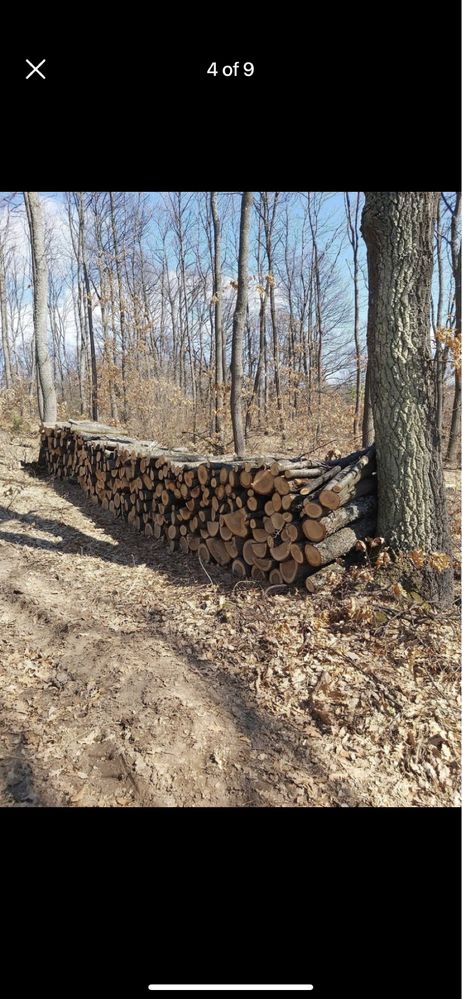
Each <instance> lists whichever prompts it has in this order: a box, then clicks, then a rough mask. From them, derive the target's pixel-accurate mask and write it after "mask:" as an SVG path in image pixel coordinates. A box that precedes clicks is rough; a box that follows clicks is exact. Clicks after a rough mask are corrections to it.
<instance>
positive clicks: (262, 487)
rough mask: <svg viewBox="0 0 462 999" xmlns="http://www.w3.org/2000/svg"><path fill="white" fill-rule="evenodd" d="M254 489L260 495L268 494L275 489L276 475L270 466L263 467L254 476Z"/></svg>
mask: <svg viewBox="0 0 462 999" xmlns="http://www.w3.org/2000/svg"><path fill="white" fill-rule="evenodd" d="M252 489H253V490H254V492H256V493H257V494H258V496H268V495H269V494H270V493H272V492H273V490H274V476H273V475H271V472H270V470H269V468H263V469H261V470H260V471H259V472H257V474H256V475H255V476H254V479H253V482H252Z"/></svg>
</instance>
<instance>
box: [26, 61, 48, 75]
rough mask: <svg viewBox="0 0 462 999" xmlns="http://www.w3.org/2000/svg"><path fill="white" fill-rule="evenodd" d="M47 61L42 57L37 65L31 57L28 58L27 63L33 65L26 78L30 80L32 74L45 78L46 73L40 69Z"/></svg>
mask: <svg viewBox="0 0 462 999" xmlns="http://www.w3.org/2000/svg"><path fill="white" fill-rule="evenodd" d="M45 62H46V59H42V61H41V62H39V63H37V65H36V66H35V65H34V63H33V62H31V61H30V59H26V63H27V65H28V66H30V67H31V69H30V72H28V73H27V75H26V80H29V79H30V77H31V76H41V78H42V80H45V79H46V76H45V74H44V73H42V71H41V69H40V67H41V66H43V64H44V63H45Z"/></svg>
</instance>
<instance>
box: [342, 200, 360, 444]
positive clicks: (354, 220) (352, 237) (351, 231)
mask: <svg viewBox="0 0 462 999" xmlns="http://www.w3.org/2000/svg"><path fill="white" fill-rule="evenodd" d="M345 204H346V212H347V229H348V238H349V241H350V244H351V249H352V251H353V287H354V338H355V364H356V385H355V412H354V418H353V437H354V439H355V441H356V438H357V436H358V433H359V406H360V396H361V353H360V343H359V261H358V246H359V233H358V214H359V191H358V193H357V195H356V205H355V209H354V214H353V213H352V210H351V202H350V195H349V193H348V191H346V193H345Z"/></svg>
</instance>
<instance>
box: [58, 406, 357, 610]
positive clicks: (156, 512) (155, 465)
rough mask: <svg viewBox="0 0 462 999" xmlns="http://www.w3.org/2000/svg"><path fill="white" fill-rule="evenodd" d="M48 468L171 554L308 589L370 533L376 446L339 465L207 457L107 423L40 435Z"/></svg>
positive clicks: (302, 458) (61, 426)
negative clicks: (160, 541)
mask: <svg viewBox="0 0 462 999" xmlns="http://www.w3.org/2000/svg"><path fill="white" fill-rule="evenodd" d="M41 455H42V459H43V460H44V461H45V463H46V467H47V469H48V472H49V473H50V474H52V475H53V476H56V477H57V478H61V479H74V480H77V481H78V482H79V484H80V486H81V487H82V489H83V490H84V492H85V493H86V494H87V495H88V496H89V497H90V499H91V500H92V502H93V503H95V504H100V505H101V506H102V508H103V509H104V510H109V511H110V512H111V513H113V514H114V516H116V517H122V518H124V519H125V520H126V521H127V522H128V523H129V524H131V525H132V527H133V528H135V529H136V530H138V531H141V532H143V533H144V534H145V535H146V537H154V538H156V539H158V538H163V539H164V540H165V541H166V543H167V544H168V546H169V549H170V550H171V551H175V549H177V548H179V549H180V550H181V551H182V552H185V553H186V552H193V553H195V554H196V555H197V556H198V557H199V558H200V559H201V561H202V562H216V563H218V564H219V565H221V566H228V567H229V568H230V569H231V570H232V572H233V573H234V574H235V575H236V576H238V577H239V578H246V577H247V576H250V577H251V578H252V579H255V580H261V581H264V580H268V581H269V582H270V583H271V584H291V583H302V584H304V585H305V586H306V589H307V590H308V591H310V592H314V591H315V590H316V589H318V588H319V586H320V585H321V579H322V575H320V577H319V585H318V584H314V583H313V580H312V579H311V578H310V577H312V575H313V573H315V572H317V570H319V569H321V570H322V569H323V567H324V566H328V565H329V564H331V563H332V562H335V560H337V559H339V558H342V557H343V556H345V555H346V554H347V553H348V552H349V551H350V550H351V549H352V548H353V547H354V545H355V544H356V542H357V541H358V540H360V539H362V538H364V537H366V536H368V535H372V534H373V533H374V530H375V523H376V503H377V499H376V491H377V490H376V468H375V447H374V446H373V445H372V446H371V447H369V448H367V449H365V450H363V451H357V452H355V453H354V454H350V455H348V456H347V457H344V458H340V459H337V460H335V461H318V460H313V459H312V458H310V457H309V456H308V455H299V456H298V457H296V458H287V457H283V456H281V455H271V456H268V455H263V456H262V455H253V456H251V457H246V458H245V459H244V458H243V459H239V458H236V457H235V456H226V455H224V456H221V457H220V458H216V457H213V456H212V457H211V456H200V455H197V454H195V453H187V452H183V451H181V450H173V451H172V450H167V449H166V448H162V447H160V446H159V445H158V444H156V443H155V442H152V441H151V442H150V441H136V440H133V439H131V438H129V437H126V436H123V435H119V434H118V433H117V431H115V430H114V429H113V428H110V427H103V426H102V425H100V424H90V423H88V424H84V423H77V422H71V423H58V424H56V425H55V426H53V427H44V428H43V430H42V450H41Z"/></svg>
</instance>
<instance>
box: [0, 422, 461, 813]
mask: <svg viewBox="0 0 462 999" xmlns="http://www.w3.org/2000/svg"><path fill="white" fill-rule="evenodd" d="M36 455H37V438H36V437H32V436H31V437H19V438H18V439H17V440H16V441H14V442H11V440H10V438H9V437H8V435H7V434H6V433H4V432H0V460H1V463H0V661H1V692H0V723H1V724H0V740H1V742H0V748H1V761H0V803H1V804H3V805H11V806H16V807H17V806H23V807H31V806H33V807H34V806H35V807H38V806H44V805H49V806H62V805H67V806H69V805H70V806H92V805H93V806H94V805H98V806H119V807H123V806H130V807H133V806H153V805H154V806H210V805H218V806H230V805H243V806H263V805H276V806H293V805H297V806H300V805H302V806H313V805H315V806H325V805H335V806H339V805H341V806H343V807H347V806H350V807H351V806H356V805H371V804H380V803H383V804H416V805H419V804H438V803H440V801H441V798H443V799H446V800H445V801H444V800H443V801H442V803H449V802H451V801H452V797H451V796H452V791H451V789H450V787H449V785H448V790H447V793H446V792H445V791H442V790H441V786H440V784H439V783H438V776H437V774H438V771H437V770H436V771H435V773H436V782H435V784H434V788H433V789H432V788H431V787H430V789H429V790H425V787H426V785H424V784H423V783H422V781H421V782H420V783H419V781H418V780H417V781H416V778H415V776H414V775H413V774H412V773H410V774H409V776H408V777H406V775H405V774H404V775H403V774H400V773H397V772H396V767H395V765H394V762H393V760H392V759H390V761H389V762H387V761H386V760H384V758H383V756H381V757H380V759H379V756H377V760H376V761H375V758H373V756H372V757H371V759H370V760H369V761H366V760H363V762H362V764H361V760H360V759H358V754H357V747H356V749H355V750H352V749H351V745H350V746H349V747H347V748H345V741H344V742H343V743H342V745H343V749H344V752H343V756H342V753H340V754H339V755H335V753H334V750H333V745H334V741H335V739H334V736H335V732H333V731H332V732H331V734H328V733H327V734H325V735H323V734H322V730H320V729H319V727H318V726H317V725H316V724H314V723H313V719H312V718H311V717H308V720H307V714H306V710H305V711H304V713H301V710H300V706H299V705H298V707H297V710H292V709H291V706H290V703H289V702H288V701H285V700H284V698H282V699H281V700H280V703H279V705H278V706H277V705H276V708H274V705H273V706H272V707H271V708H270V705H269V701H268V698H267V697H266V698H265V696H263V695H264V677H263V674H262V668H261V667H260V666H258V664H257V665H255V663H254V662H253V661H252V662H251V667H252V669H251V672H250V673H249V674H248V673H247V672H246V662H245V655H244V656H242V654H240V658H239V656H238V655H237V652H236V649H235V647H234V646H233V644H232V638H230V634H231V635H232V632H230V630H229V627H228V625H229V621H230V619H231V621H234V624H235V626H236V615H237V616H238V618H239V615H240V614H241V613H244V609H245V608H244V605H242V607H241V605H240V604H239V603H238V602H237V601H234V594H233V590H232V584H230V582H229V579H227V578H226V577H225V576H224V574H221V573H220V571H219V570H216V571H215V572H214V576H213V580H212V585H211V584H210V581H209V579H208V578H207V576H206V575H205V573H204V572H203V570H202V568H201V567H200V566H198V565H197V564H196V563H195V561H194V562H192V560H191V559H190V558H189V559H188V558H186V557H185V556H182V555H181V554H178V555H176V554H175V555H173V556H172V555H170V554H167V553H166V551H165V550H164V549H163V547H162V545H161V544H160V543H158V542H157V543H153V542H152V541H151V542H146V540H145V539H142V538H140V537H139V536H137V535H134V534H132V533H128V532H127V528H126V526H125V525H121V524H120V523H119V522H117V521H114V520H113V519H112V518H111V517H110V515H108V514H105V513H104V512H103V511H101V510H99V509H97V508H95V507H92V506H91V505H90V504H89V503H88V501H87V500H86V499H85V498H84V497H83V494H82V493H81V491H80V490H79V488H78V487H77V486H72V485H69V484H67V483H57V484H56V483H52V482H51V481H50V480H44V479H42V478H39V477H37V476H34V475H33V474H31V473H30V472H27V471H25V470H24V469H23V468H22V467H21V460H24V459H26V460H29V461H30V460H32V459H33V458H35V457H36ZM217 580H218V581H219V584H220V585H219V586H217V585H216V582H217ZM233 615H234V618H233ZM247 627H248V631H249V634H250V632H252V629H253V628H254V627H256V625H255V626H254V625H253V624H252V620H250V619H249V622H248V623H247V624H246V628H247ZM207 635H209V636H210V640H209V641H207V640H206V639H207ZM204 636H205V640H204V641H203V642H201V637H202V638H203V637H204ZM220 636H221V637H220ZM258 640H259V642H260V650H263V652H264V650H265V645H264V642H265V640H267V641H270V636H267V638H265V635H264V634H260V635H259V639H258ZM214 641H215V646H214ZM216 641H218V646H217V644H216ZM225 641H227V642H228V643H229V646H228V647H229V653H228V658H229V662H230V664H231V665H230V668H229V669H227V668H226V666H225V665H224V664H223V655H221V654H219V651H220V650H219V645H220V642H221V643H222V644H223V643H225ZM281 642H282V644H283V638H281ZM214 647H215V649H217V651H216V653H214V651H213V650H214ZM248 648H249V650H251V649H252V645H251V643H250V644H249V645H248ZM267 650H268V659H269V661H271V662H273V659H272V658H271V656H272V652H271V648H270V645H268V646H267ZM222 651H223V650H222V649H221V652H222ZM357 658H358V657H357ZM251 659H252V656H251V654H250V652H249V662H250V660H251ZM281 668H282V667H281ZM249 669H250V667H249ZM319 669H320V667H319ZM355 669H356V670H357V667H355ZM276 672H277V670H276ZM321 672H322V671H321ZM241 674H242V675H241ZM319 675H320V674H319ZM310 682H316V683H317V682H319V676H317V675H315V674H312V677H311V681H310ZM281 689H282V688H281ZM302 703H303V702H302ZM302 714H303V717H302ZM337 742H338V740H337ZM361 767H363V769H361ZM443 783H444V782H443ZM448 796H449V797H448Z"/></svg>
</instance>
